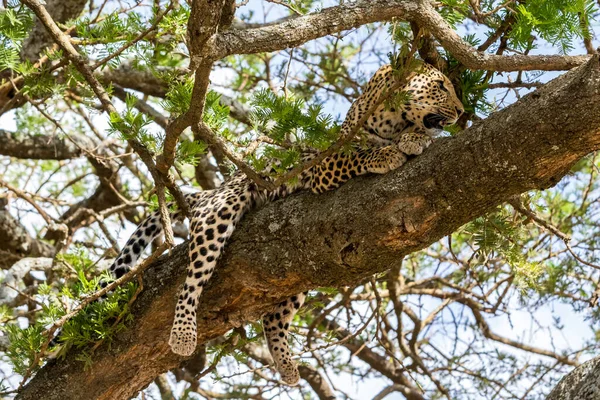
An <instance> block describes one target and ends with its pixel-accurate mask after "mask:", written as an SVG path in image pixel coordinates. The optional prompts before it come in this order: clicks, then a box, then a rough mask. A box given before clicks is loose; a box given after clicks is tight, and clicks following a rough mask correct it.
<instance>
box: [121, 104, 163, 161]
mask: <svg viewBox="0 0 600 400" xmlns="http://www.w3.org/2000/svg"><path fill="white" fill-rule="evenodd" d="M136 102H137V98H136V97H135V96H133V95H130V94H128V95H127V99H126V102H125V103H126V104H125V106H126V108H125V112H124V113H121V114H120V113H111V114H110V120H109V132H110V133H116V132H119V133H120V134H121V137H122V138H123V139H124V140H130V139H136V140H138V141H140V142H141V143H142V144H143V145H145V146H146V147H148V148H149V149H150V150H152V151H156V149H157V148H158V147H159V146H160V144H161V142H162V137H155V136H153V135H152V134H150V133H149V131H148V130H147V129H146V127H147V126H148V125H149V124H150V123H151V122H152V120H151V119H150V117H148V116H147V115H145V114H142V113H140V112H138V111H137V110H135V108H134V107H135V104H136Z"/></svg>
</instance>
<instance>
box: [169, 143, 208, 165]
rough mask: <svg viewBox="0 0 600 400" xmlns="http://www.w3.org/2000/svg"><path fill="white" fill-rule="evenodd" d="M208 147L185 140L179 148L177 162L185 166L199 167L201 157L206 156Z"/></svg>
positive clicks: (204, 144)
mask: <svg viewBox="0 0 600 400" xmlns="http://www.w3.org/2000/svg"><path fill="white" fill-rule="evenodd" d="M207 148H208V146H207V145H206V143H204V142H197V141H191V140H183V141H181V142H179V145H178V146H177V154H176V158H177V161H179V162H181V163H184V164H191V165H198V160H199V157H200V156H201V155H203V154H206V149H207Z"/></svg>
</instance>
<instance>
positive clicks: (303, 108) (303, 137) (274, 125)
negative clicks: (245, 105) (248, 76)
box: [251, 89, 339, 150]
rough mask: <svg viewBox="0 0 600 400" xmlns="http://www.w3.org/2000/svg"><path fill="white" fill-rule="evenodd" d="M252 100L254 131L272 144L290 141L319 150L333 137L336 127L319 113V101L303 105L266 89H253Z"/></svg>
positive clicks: (293, 98)
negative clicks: (273, 142)
mask: <svg viewBox="0 0 600 400" xmlns="http://www.w3.org/2000/svg"><path fill="white" fill-rule="evenodd" d="M252 102H253V110H252V113H251V118H252V122H253V123H254V126H255V128H256V130H258V131H260V132H262V133H264V134H266V135H267V136H268V137H270V138H271V139H273V140H274V141H275V142H276V143H281V144H283V143H284V142H286V141H291V142H294V143H301V144H303V145H306V146H308V147H312V148H316V149H319V150H323V149H326V148H327V147H328V146H329V145H330V144H331V143H332V142H333V141H334V140H335V139H337V135H338V132H339V127H338V126H337V125H336V124H334V122H333V118H332V117H331V116H330V115H324V114H323V113H322V111H323V106H322V105H321V104H309V105H307V104H306V102H305V101H304V99H302V98H299V97H294V96H288V97H286V96H278V95H276V94H275V93H273V92H272V91H270V90H266V89H264V90H259V91H257V92H256V93H255V94H254V97H253V101H252Z"/></svg>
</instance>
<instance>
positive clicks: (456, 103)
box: [110, 61, 464, 386]
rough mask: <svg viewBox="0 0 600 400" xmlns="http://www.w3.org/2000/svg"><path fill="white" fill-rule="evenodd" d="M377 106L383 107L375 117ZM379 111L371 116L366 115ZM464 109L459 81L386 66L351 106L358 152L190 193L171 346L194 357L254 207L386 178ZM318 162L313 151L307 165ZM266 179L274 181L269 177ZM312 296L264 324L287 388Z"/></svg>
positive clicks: (143, 227)
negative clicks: (202, 317)
mask: <svg viewBox="0 0 600 400" xmlns="http://www.w3.org/2000/svg"><path fill="white" fill-rule="evenodd" d="M393 90H395V91H400V92H405V93H406V94H407V95H406V100H404V102H401V104H396V105H395V106H394V105H393V104H389V103H388V104H385V102H381V104H379V106H377V107H376V106H375V102H376V101H378V100H380V98H381V97H382V96H385V94H386V93H389V92H390V91H393ZM372 108H374V109H375V111H374V112H372V110H371V109H372ZM368 112H372V113H371V114H370V115H368V116H367V115H366V114H367V113H368ZM463 112H464V107H463V104H462V103H461V101H460V100H459V98H458V97H457V95H456V92H455V90H454V86H453V85H452V83H451V81H450V80H449V79H448V77H446V76H445V75H444V74H443V73H442V72H441V71H439V70H438V69H436V68H435V67H434V66H432V65H430V64H428V63H426V62H424V61H420V62H418V63H417V64H416V66H413V67H412V68H411V70H410V71H409V73H408V74H405V76H399V74H398V73H397V71H396V69H395V68H394V67H393V66H392V65H391V64H388V65H384V66H382V67H381V68H379V69H378V70H377V71H376V72H375V74H374V75H373V76H372V77H371V79H370V80H369V81H368V83H367V85H366V87H365V89H364V91H363V92H362V94H361V95H360V96H359V97H357V98H356V100H355V101H354V102H353V103H352V104H351V106H350V109H349V111H348V113H347V115H346V118H345V119H344V121H343V123H342V125H341V128H340V133H339V134H340V136H342V135H349V136H352V135H351V134H352V132H353V131H352V129H353V127H354V126H355V125H357V123H358V122H360V121H362V120H365V122H364V124H363V126H362V127H361V129H360V130H359V133H357V134H356V135H354V136H353V137H352V138H351V144H352V149H351V151H347V149H346V150H344V151H342V150H340V151H338V152H336V153H334V154H332V155H330V156H328V157H326V158H324V159H323V160H321V161H320V162H319V163H317V164H316V165H314V166H312V167H311V168H309V169H307V170H305V171H303V172H302V173H301V174H300V175H299V176H298V177H297V179H294V180H292V181H291V182H289V183H286V184H283V185H281V186H279V187H277V188H276V189H275V190H268V189H264V188H263V187H260V186H258V185H257V184H256V183H255V182H254V181H252V180H251V179H249V178H248V177H247V176H246V175H245V174H244V173H243V172H240V171H238V172H235V173H233V174H232V176H231V177H230V178H229V179H228V180H226V181H225V182H224V183H223V184H222V185H221V186H220V187H218V188H216V189H211V190H203V191H200V192H195V193H189V194H186V195H185V200H186V201H187V203H188V205H189V209H190V215H191V218H190V223H189V232H190V238H189V242H188V247H189V248H188V251H189V265H188V267H187V271H186V273H187V276H186V278H185V282H184V284H183V287H182V288H181V291H180V292H179V294H178V298H177V305H176V307H175V316H174V322H173V325H172V328H171V333H170V338H169V345H170V347H171V350H172V351H173V352H174V353H176V354H178V355H181V356H190V355H191V354H192V353H194V351H195V349H196V346H197V321H196V308H197V307H196V306H197V303H198V299H199V297H200V295H201V293H202V291H203V289H204V288H205V287H206V285H207V284H208V282H209V280H210V278H211V276H212V274H213V272H214V271H215V268H216V267H217V262H218V260H219V257H220V256H221V254H223V251H224V248H225V245H226V243H227V240H228V239H229V238H230V237H231V235H232V234H233V232H234V230H235V227H236V225H238V224H239V223H240V221H241V219H242V217H243V216H244V215H245V214H246V213H247V212H248V211H249V210H251V209H254V208H257V207H260V206H261V205H264V204H265V203H268V202H272V201H275V200H277V199H280V198H283V197H286V196H288V195H290V194H292V193H295V192H297V191H300V190H310V191H312V192H314V193H323V192H325V191H329V190H333V189H335V188H337V187H339V186H340V185H341V184H343V183H344V182H346V181H348V180H349V179H351V178H354V177H356V176H359V175H365V174H369V173H370V174H385V173H387V172H389V171H392V170H395V169H397V168H399V167H400V166H402V165H403V164H404V163H405V162H406V161H407V159H408V157H411V156H417V155H419V154H421V153H422V152H423V151H424V150H425V149H426V148H427V147H429V145H430V144H431V143H432V141H433V139H434V138H435V137H436V136H437V135H438V134H439V133H440V131H441V130H443V129H444V128H445V127H447V126H450V125H453V124H455V123H456V122H457V120H458V118H459V117H460V116H461V115H462V114H463ZM311 157H314V153H309V154H308V155H307V156H306V159H310V158H311ZM265 179H270V178H268V177H266V178H265ZM170 217H171V220H172V221H176V220H181V219H183V213H182V211H181V210H179V209H175V210H173V211H170ZM163 231H164V229H163V227H162V225H161V223H160V214H159V211H155V212H153V213H151V214H149V215H148V217H147V218H146V219H145V220H144V221H142V222H141V223H140V225H139V226H138V227H137V229H136V230H135V231H134V233H133V234H132V235H131V237H130V238H129V240H128V241H127V243H126V245H125V246H124V247H123V249H122V250H121V252H120V253H119V255H118V256H117V257H116V258H115V260H114V263H113V264H112V265H111V267H110V271H111V273H112V274H113V276H114V277H115V278H120V277H121V276H123V275H124V274H125V273H127V272H128V271H129V270H130V269H131V268H132V267H133V266H134V265H135V264H136V262H137V260H138V259H139V257H140V256H141V254H142V252H143V251H144V248H146V246H148V245H149V244H150V243H152V241H154V240H155V239H157V238H159V237H160V236H161V235H162V234H163ZM306 296H307V293H306V292H305V293H299V294H297V295H294V296H292V297H291V298H289V299H287V300H284V301H282V302H280V303H278V304H276V305H274V306H273V309H272V311H271V312H268V313H267V314H265V315H264V316H263V318H262V325H263V332H264V336H265V339H266V343H267V347H268V349H269V352H270V354H271V356H272V358H273V360H274V366H275V369H276V370H277V371H278V373H279V374H280V376H281V380H282V381H283V383H284V384H287V385H290V386H294V385H297V384H298V383H299V381H300V375H299V372H298V367H297V364H296V362H295V361H294V360H293V359H292V352H291V350H290V346H289V344H288V337H289V335H290V324H291V323H292V320H293V318H294V316H295V315H296V313H297V312H298V310H299V309H300V308H301V307H302V305H303V304H304V301H305V299H306Z"/></svg>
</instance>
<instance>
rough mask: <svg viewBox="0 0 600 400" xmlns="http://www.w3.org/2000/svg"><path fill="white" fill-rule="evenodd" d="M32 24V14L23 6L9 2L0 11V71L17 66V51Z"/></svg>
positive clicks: (18, 60)
mask: <svg viewBox="0 0 600 400" xmlns="http://www.w3.org/2000/svg"><path fill="white" fill-rule="evenodd" d="M32 25H33V15H32V13H31V11H30V10H29V9H28V8H27V7H25V6H22V5H11V4H9V7H8V8H6V9H3V10H2V11H0V71H2V70H5V69H16V68H17V67H18V66H19V64H20V57H19V51H20V50H21V46H22V42H23V39H25V38H26V37H27V33H28V32H29V30H30V29H31V27H32Z"/></svg>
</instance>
